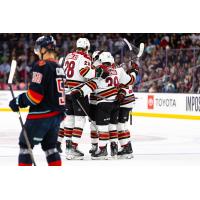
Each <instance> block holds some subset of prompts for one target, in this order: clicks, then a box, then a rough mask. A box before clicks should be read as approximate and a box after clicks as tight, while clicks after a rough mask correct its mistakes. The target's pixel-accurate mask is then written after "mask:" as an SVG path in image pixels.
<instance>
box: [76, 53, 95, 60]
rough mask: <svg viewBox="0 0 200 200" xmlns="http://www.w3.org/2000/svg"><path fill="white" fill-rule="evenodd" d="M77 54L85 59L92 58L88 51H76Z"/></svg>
mask: <svg viewBox="0 0 200 200" xmlns="http://www.w3.org/2000/svg"><path fill="white" fill-rule="evenodd" d="M76 53H77V54H78V55H80V56H81V57H82V58H84V59H87V60H90V61H91V60H92V58H91V56H90V55H89V54H88V53H85V52H76Z"/></svg>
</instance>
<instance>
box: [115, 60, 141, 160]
mask: <svg viewBox="0 0 200 200" xmlns="http://www.w3.org/2000/svg"><path fill="white" fill-rule="evenodd" d="M138 66H139V61H136V62H134V63H131V68H130V67H129V68H128V67H127V66H126V65H124V67H123V68H124V69H125V71H126V72H127V73H128V74H130V73H132V72H135V74H136V75H137V74H138V71H139V68H138ZM118 94H119V99H120V101H119V102H120V109H119V121H118V125H117V130H118V139H119V143H120V146H121V150H120V151H119V152H118V158H128V159H130V158H132V157H133V155H132V153H133V150H132V145H131V141H130V131H129V130H128V120H129V114H130V112H131V110H132V108H133V103H134V101H135V96H134V93H133V85H128V86H124V85H121V87H120V90H119V93H118Z"/></svg>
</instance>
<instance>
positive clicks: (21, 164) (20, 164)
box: [18, 163, 32, 166]
mask: <svg viewBox="0 0 200 200" xmlns="http://www.w3.org/2000/svg"><path fill="white" fill-rule="evenodd" d="M18 166H32V164H27V163H19V164H18Z"/></svg>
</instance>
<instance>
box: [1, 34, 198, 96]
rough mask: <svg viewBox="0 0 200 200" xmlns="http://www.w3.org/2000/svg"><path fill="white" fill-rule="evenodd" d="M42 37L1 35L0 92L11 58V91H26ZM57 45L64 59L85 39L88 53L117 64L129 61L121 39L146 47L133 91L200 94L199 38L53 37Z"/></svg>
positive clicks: (126, 35)
mask: <svg viewBox="0 0 200 200" xmlns="http://www.w3.org/2000/svg"><path fill="white" fill-rule="evenodd" d="M40 35H41V34H35V33H34V34H26V33H23V34H15V33H12V34H6V33H5V34H0V90H5V89H8V86H7V84H6V82H7V79H8V75H9V71H10V63H11V60H12V58H15V59H16V60H17V63H18V64H17V69H16V75H15V84H14V89H19V90H23V89H27V87H28V82H29V80H30V71H31V68H32V67H33V65H34V63H35V62H36V61H37V59H38V58H37V56H36V55H34V51H33V48H34V42H35V40H36V39H37V38H38V37H39V36H40ZM52 35H53V36H54V37H55V39H56V41H57V53H58V55H59V56H63V55H66V54H67V53H68V52H71V51H73V50H74V49H75V44H76V40H77V39H78V38H79V37H87V38H88V39H89V40H90V43H91V52H93V51H95V50H99V49H100V50H105V51H110V52H111V53H112V54H113V55H114V57H115V62H116V63H117V64H121V63H122V62H126V60H130V53H129V51H128V49H127V47H126V46H125V44H124V43H123V42H122V40H121V38H123V37H125V38H127V39H128V40H129V41H130V42H131V43H133V44H135V46H139V43H140V42H144V43H145V52H144V54H143V56H142V58H141V66H140V72H139V75H138V77H137V79H138V82H137V85H136V86H135V91H140V92H170V93H200V66H199V65H200V34H186V33H184V34H178V33H176V34H164V33H162V34H160V33H156V34H152V33H149V34H147V33H146V34H145V33H143V34H139V33H138V34H136V33H135V34H119V33H115V34H114V33H106V34H103V33H101V34H96V33H94V34H91V33H90V34H77V33H76V34H52Z"/></svg>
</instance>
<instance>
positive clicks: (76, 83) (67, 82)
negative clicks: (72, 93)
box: [66, 80, 82, 88]
mask: <svg viewBox="0 0 200 200" xmlns="http://www.w3.org/2000/svg"><path fill="white" fill-rule="evenodd" d="M80 84H82V82H79V81H71V80H70V81H69V80H67V81H66V86H67V87H70V88H71V87H77V86H78V85H80Z"/></svg>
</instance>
